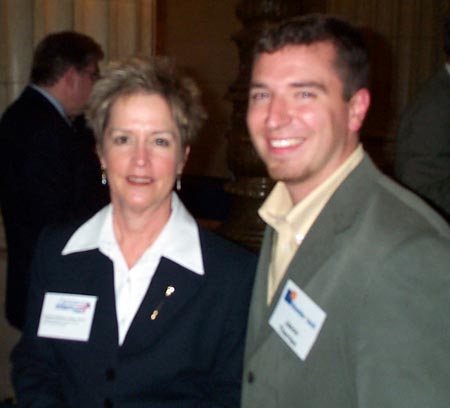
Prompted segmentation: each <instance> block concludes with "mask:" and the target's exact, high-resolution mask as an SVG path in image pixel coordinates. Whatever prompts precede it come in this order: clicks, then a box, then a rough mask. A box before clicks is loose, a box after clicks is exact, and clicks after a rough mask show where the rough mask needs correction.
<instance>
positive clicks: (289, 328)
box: [269, 279, 327, 361]
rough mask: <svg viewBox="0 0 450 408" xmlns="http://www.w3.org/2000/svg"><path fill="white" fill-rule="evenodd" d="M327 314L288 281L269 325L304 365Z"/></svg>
mask: <svg viewBox="0 0 450 408" xmlns="http://www.w3.org/2000/svg"><path fill="white" fill-rule="evenodd" d="M326 316H327V315H326V313H325V312H324V311H323V310H322V309H321V308H320V307H319V306H318V305H316V304H315V303H314V301H313V300H311V298H310V297H309V296H308V295H307V294H306V293H305V292H303V291H302V290H301V289H300V288H299V287H298V286H297V285H296V284H295V283H294V282H293V281H292V280H290V279H289V280H288V281H287V282H286V285H285V287H284V289H283V292H282V293H281V297H280V299H279V300H278V303H277V305H276V307H275V309H274V311H273V313H272V316H270V319H269V324H270V326H271V327H272V328H273V329H274V330H275V331H276V332H277V333H278V335H279V336H280V337H281V338H282V339H283V340H284V342H285V343H286V344H287V345H288V346H289V347H290V348H291V349H292V350H293V351H294V352H295V354H297V355H298V356H299V357H300V358H301V359H302V360H303V361H304V360H306V357H307V356H308V353H309V352H310V350H311V348H312V346H313V345H314V343H315V341H316V339H317V336H318V335H319V333H320V330H321V328H322V325H323V323H324V321H325V318H326Z"/></svg>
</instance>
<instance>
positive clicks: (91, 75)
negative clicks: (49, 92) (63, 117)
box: [68, 62, 99, 116]
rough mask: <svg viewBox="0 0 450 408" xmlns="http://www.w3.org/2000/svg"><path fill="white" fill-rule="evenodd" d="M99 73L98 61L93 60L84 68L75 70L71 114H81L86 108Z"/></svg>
mask: <svg viewBox="0 0 450 408" xmlns="http://www.w3.org/2000/svg"><path fill="white" fill-rule="evenodd" d="M98 73H99V69H98V63H97V62H91V63H90V64H89V65H87V66H86V67H85V68H83V69H82V70H80V71H75V72H74V76H73V78H74V80H73V83H72V97H71V103H70V105H71V107H70V112H68V113H69V115H70V116H76V115H79V114H81V113H82V112H83V111H84V110H85V109H86V105H87V103H88V100H89V96H90V95H91V91H92V87H93V86H94V83H95V81H96V79H97V78H98Z"/></svg>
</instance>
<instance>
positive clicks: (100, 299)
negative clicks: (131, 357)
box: [62, 250, 118, 361]
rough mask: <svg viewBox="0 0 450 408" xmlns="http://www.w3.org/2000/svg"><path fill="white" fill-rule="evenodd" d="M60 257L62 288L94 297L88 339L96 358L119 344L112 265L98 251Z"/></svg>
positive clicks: (106, 353)
mask: <svg viewBox="0 0 450 408" xmlns="http://www.w3.org/2000/svg"><path fill="white" fill-rule="evenodd" d="M62 259H63V266H62V271H64V274H65V279H66V281H65V282H64V285H65V287H70V288H71V290H72V293H76V294H83V295H93V296H96V297H97V303H96V306H95V313H94V320H93V322H92V328H91V334H90V337H89V342H90V344H91V353H92V355H93V356H95V358H96V359H97V361H99V360H100V359H101V358H102V357H101V356H109V355H110V353H112V352H114V350H116V349H117V345H118V329H117V318H116V303H115V296H114V272H113V264H112V262H111V261H110V260H109V259H108V258H107V257H106V256H104V255H103V254H101V253H100V252H99V251H98V250H93V251H87V252H80V253H75V254H72V255H66V256H64V257H62ZM67 280H70V282H69V283H68V282H67ZM107 358H109V357H107Z"/></svg>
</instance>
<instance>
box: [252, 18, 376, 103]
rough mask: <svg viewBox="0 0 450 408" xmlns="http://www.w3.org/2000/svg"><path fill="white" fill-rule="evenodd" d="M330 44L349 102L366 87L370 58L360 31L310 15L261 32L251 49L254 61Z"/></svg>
mask: <svg viewBox="0 0 450 408" xmlns="http://www.w3.org/2000/svg"><path fill="white" fill-rule="evenodd" d="M321 42H325V43H330V44H332V45H333V46H334V48H335V51H336V59H335V61H334V66H335V68H336V72H337V73H338V75H339V77H340V78H341V80H342V83H343V89H344V95H343V96H344V99H345V100H349V99H350V98H351V97H352V95H353V94H354V93H355V92H356V91H358V90H359V89H361V88H368V85H369V56H368V51H367V47H366V44H365V41H364V39H363V36H362V34H361V32H360V31H359V30H358V29H357V28H355V27H353V26H352V25H350V24H348V23H347V22H346V21H344V20H341V19H339V18H337V17H333V16H325V15H321V14H311V15H307V16H303V17H298V18H294V19H290V20H287V21H285V22H283V23H281V24H279V25H278V26H276V27H275V28H272V29H268V30H266V31H264V32H263V33H262V34H261V36H260V37H259V39H258V41H257V42H256V44H255V46H254V59H257V58H258V56H259V55H260V54H262V53H273V52H276V51H279V50H280V49H282V48H284V47H287V46H296V45H312V44H315V43H321Z"/></svg>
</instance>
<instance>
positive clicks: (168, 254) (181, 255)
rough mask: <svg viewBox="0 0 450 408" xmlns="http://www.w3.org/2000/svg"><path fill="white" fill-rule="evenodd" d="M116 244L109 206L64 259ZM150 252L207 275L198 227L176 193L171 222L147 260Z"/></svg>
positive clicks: (77, 237)
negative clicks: (76, 253) (78, 253)
mask: <svg viewBox="0 0 450 408" xmlns="http://www.w3.org/2000/svg"><path fill="white" fill-rule="evenodd" d="M114 242H115V237H114V230H113V222H112V205H111V204H109V205H107V206H106V207H104V208H103V209H101V210H100V211H99V212H98V213H96V214H95V215H94V216H93V217H92V218H90V219H89V220H88V221H86V222H85V223H84V224H83V225H81V226H80V227H79V228H78V229H77V230H76V231H75V232H74V234H73V235H72V236H71V237H70V239H69V241H68V242H67V244H66V246H65V247H64V249H63V250H62V255H69V254H72V253H75V252H84V251H89V250H93V249H100V247H103V246H105V245H106V246H107V245H111V244H113V243H114ZM148 252H151V253H152V254H155V252H156V253H158V254H159V255H160V256H162V257H165V258H167V259H170V260H171V261H173V262H175V263H177V264H179V265H181V266H183V267H185V268H187V269H189V270H191V271H193V272H195V273H197V274H199V275H203V274H204V273H205V272H204V266H203V258H202V251H201V244H200V236H199V232H198V226H197V223H196V222H195V220H194V218H193V217H192V215H191V214H190V213H189V212H188V211H187V209H186V208H185V206H184V205H183V203H182V202H181V200H180V199H179V198H178V196H177V194H176V193H172V212H171V214H170V217H169V220H168V221H167V223H166V225H165V226H164V228H163V229H162V231H161V233H160V234H159V236H158V238H157V239H156V241H155V242H154V243H153V244H152V245H151V247H150V248H149V249H148V250H147V251H146V252H145V253H144V255H143V256H144V257H145V256H147V253H148Z"/></svg>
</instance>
